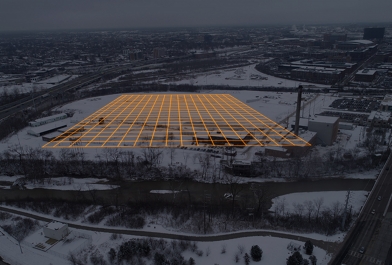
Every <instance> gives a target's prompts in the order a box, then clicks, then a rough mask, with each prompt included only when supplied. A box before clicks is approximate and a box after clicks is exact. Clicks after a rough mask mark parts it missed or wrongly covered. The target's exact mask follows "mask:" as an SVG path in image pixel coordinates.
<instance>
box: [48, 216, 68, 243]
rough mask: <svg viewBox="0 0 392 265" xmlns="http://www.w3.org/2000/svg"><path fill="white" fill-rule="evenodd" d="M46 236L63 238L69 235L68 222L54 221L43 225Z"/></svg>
mask: <svg viewBox="0 0 392 265" xmlns="http://www.w3.org/2000/svg"><path fill="white" fill-rule="evenodd" d="M43 231H44V235H45V236H46V237H49V238H52V239H56V240H61V239H63V238H64V237H65V236H67V235H68V224H64V223H60V222H57V221H52V222H50V223H48V224H47V225H45V226H44V227H43Z"/></svg>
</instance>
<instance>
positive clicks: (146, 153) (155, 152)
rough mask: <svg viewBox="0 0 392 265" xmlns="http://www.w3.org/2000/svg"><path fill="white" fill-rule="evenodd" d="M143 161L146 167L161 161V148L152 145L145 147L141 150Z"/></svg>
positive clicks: (152, 166)
mask: <svg viewBox="0 0 392 265" xmlns="http://www.w3.org/2000/svg"><path fill="white" fill-rule="evenodd" d="M142 155H143V158H144V162H145V164H146V166H147V168H148V169H152V168H154V167H157V166H158V165H159V164H160V163H161V157H162V150H161V149H159V148H154V147H147V148H144V149H143V152H142Z"/></svg>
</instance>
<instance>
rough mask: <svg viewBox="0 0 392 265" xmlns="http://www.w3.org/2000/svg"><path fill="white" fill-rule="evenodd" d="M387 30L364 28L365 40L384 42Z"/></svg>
mask: <svg viewBox="0 0 392 265" xmlns="http://www.w3.org/2000/svg"><path fill="white" fill-rule="evenodd" d="M384 34H385V28H364V30H363V39H365V40H374V39H377V40H382V39H383V38H384Z"/></svg>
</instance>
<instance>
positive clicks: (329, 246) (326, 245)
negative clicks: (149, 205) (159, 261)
mask: <svg viewBox="0 0 392 265" xmlns="http://www.w3.org/2000/svg"><path fill="white" fill-rule="evenodd" d="M0 211H4V212H8V213H13V214H18V215H22V216H26V217H30V218H33V219H37V220H40V221H44V222H51V221H53V219H50V218H46V217H42V216H38V215H35V214H31V213H26V212H23V211H19V210H15V209H9V208H4V207H0ZM60 222H63V221H60ZM68 226H69V227H72V228H76V229H83V230H89V231H95V232H103V233H116V234H125V235H133V236H145V237H157V238H165V239H176V240H189V241H202V242H213V241H222V240H228V239H235V238H243V237H251V236H271V237H280V238H287V239H292V240H299V241H302V242H305V241H307V240H311V241H312V243H313V244H314V245H315V246H317V247H319V248H322V249H324V250H327V252H334V250H336V248H337V247H338V245H339V244H338V243H335V242H326V241H322V240H316V239H312V238H308V237H303V236H297V235H290V234H284V233H279V232H269V231H246V232H235V233H228V234H222V235H208V236H204V235H200V236H199V235H197V236H190V235H179V234H170V233H160V232H150V231H141V230H130V229H117V228H102V227H95V226H86V225H77V224H72V223H69V224H68Z"/></svg>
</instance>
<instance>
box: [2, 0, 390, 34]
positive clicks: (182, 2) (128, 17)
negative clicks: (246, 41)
mask: <svg viewBox="0 0 392 265" xmlns="http://www.w3.org/2000/svg"><path fill="white" fill-rule="evenodd" d="M391 11H392V0H0V31H3V30H46V29H94V28H139V27H172V26H175V27H181V26H220V25H227V26H232V25H265V24H290V25H291V24H297V25H302V24H320V23H322V24H324V23H328V24H329V23H356V22H375V23H377V22H391V21H392V16H391Z"/></svg>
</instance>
